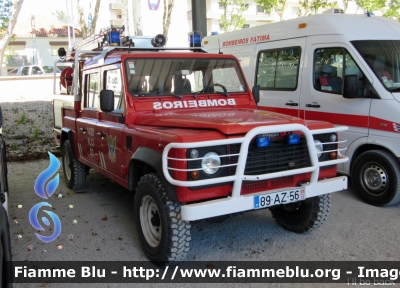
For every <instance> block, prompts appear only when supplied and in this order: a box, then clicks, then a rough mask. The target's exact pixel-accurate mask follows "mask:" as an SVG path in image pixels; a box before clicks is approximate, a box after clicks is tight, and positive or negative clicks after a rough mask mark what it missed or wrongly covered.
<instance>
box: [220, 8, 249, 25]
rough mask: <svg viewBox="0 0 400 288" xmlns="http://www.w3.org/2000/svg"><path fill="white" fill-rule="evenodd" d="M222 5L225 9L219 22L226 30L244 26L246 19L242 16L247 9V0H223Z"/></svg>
mask: <svg viewBox="0 0 400 288" xmlns="http://www.w3.org/2000/svg"><path fill="white" fill-rule="evenodd" d="M219 4H220V6H221V7H222V9H223V10H224V12H223V14H222V15H221V19H220V20H219V23H220V24H221V26H222V29H223V30H224V32H228V31H234V30H237V29H241V28H243V25H244V24H245V19H244V17H243V16H242V15H243V12H244V11H245V10H246V9H247V7H248V5H249V4H248V3H247V1H245V0H221V1H220V2H219Z"/></svg>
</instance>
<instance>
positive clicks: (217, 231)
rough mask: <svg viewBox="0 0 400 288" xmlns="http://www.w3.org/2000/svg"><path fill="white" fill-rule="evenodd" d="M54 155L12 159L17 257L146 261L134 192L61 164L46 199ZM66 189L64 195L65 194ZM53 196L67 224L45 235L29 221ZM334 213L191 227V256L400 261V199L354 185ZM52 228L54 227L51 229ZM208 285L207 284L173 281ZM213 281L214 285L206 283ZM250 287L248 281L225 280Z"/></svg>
mask: <svg viewBox="0 0 400 288" xmlns="http://www.w3.org/2000/svg"><path fill="white" fill-rule="evenodd" d="M48 165H49V160H39V161H32V162H25V163H20V162H18V163H17V162H15V163H8V181H9V191H10V197H9V220H10V230H11V231H10V234H11V242H12V255H13V256H12V257H13V260H14V261H85V260H89V261H147V258H146V256H145V254H144V252H143V251H142V248H141V247H140V243H139V239H138V236H137V232H136V227H135V224H134V221H133V218H134V215H133V202H134V197H133V193H131V192H130V191H128V190H126V189H125V188H123V187H121V186H120V185H118V184H117V183H115V182H113V181H111V180H109V179H108V178H106V177H105V176H102V175H101V174H99V173H97V172H95V171H92V170H91V172H90V174H89V176H88V178H87V189H86V190H85V191H84V192H82V193H75V192H74V191H71V190H69V189H68V188H67V187H66V186H65V183H64V178H63V175H62V170H61V168H60V170H59V174H60V183H59V185H58V188H57V190H56V191H55V193H54V194H53V195H52V196H51V197H50V198H49V199H48V200H43V199H42V198H40V197H39V196H38V195H36V193H35V191H34V184H35V180H36V178H37V176H38V175H39V174H40V173H41V172H42V171H44V170H45V169H46V168H47V167H48ZM60 195H61V196H60ZM43 201H47V202H48V203H50V204H51V205H52V208H51V209H52V212H54V213H55V214H56V215H58V217H59V219H60V222H61V224H62V231H61V234H60V236H59V237H58V238H57V239H56V240H54V241H52V242H50V243H44V242H42V241H40V240H39V239H38V238H37V237H36V235H35V232H37V230H35V229H34V228H33V227H32V225H31V223H30V221H29V211H30V209H31V208H32V207H33V206H34V205H36V204H37V203H39V202H43ZM331 202H332V203H331V211H330V214H329V217H328V219H327V221H326V222H325V223H324V224H323V225H322V226H321V227H319V228H317V229H315V230H313V231H311V232H309V233H306V234H295V233H291V232H288V231H286V230H284V229H283V228H282V227H280V226H279V225H278V224H277V223H276V221H275V220H274V219H273V218H272V216H271V213H270V211H269V210H268V209H264V210H258V211H251V212H246V213H243V214H242V215H239V216H235V217H231V218H229V219H227V220H226V221H225V222H223V223H209V222H207V221H199V222H197V223H194V224H193V225H192V229H191V235H192V240H191V243H190V245H191V247H190V252H189V253H188V255H187V260H194V261H206V262H207V261H209V262H212V261H283V260H285V261H398V260H399V255H400V245H399V240H400V235H399V231H400V221H399V219H400V217H399V216H400V209H399V208H400V204H397V205H394V206H390V207H374V206H370V205H367V204H365V203H363V202H361V200H360V199H359V198H358V196H357V195H356V194H355V193H354V192H353V190H352V188H351V187H349V189H347V190H345V191H341V192H336V193H333V194H332V200H331ZM50 233H51V232H50ZM396 284H397V283H396ZM133 286H135V287H137V286H147V287H154V286H160V285H156V284H148V285H144V284H141V285H137V284H135V285H134V284H118V283H114V284H112V283H110V284H104V285H103V286H101V285H100V284H92V285H90V284H86V285H83V284H51V283H37V284H15V285H14V287H133ZM162 286H169V287H189V286H190V287H204V286H205V284H179V285H178V284H176V285H175V284H169V285H166V284H165V285H162ZM206 286H208V285H206ZM217 286H219V287H228V286H229V287H232V286H234V287H246V286H248V285H246V284H239V283H236V284H218V285H217ZM252 286H254V287H256V286H257V287H294V286H296V287H311V286H312V287H333V286H335V287H345V286H348V284H313V285H311V284H298V285H293V284H285V285H283V284H268V285H265V284H253V285H252Z"/></svg>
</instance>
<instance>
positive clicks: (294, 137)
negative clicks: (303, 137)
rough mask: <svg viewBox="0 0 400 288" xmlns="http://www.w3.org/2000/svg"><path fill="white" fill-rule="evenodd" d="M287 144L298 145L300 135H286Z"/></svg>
mask: <svg viewBox="0 0 400 288" xmlns="http://www.w3.org/2000/svg"><path fill="white" fill-rule="evenodd" d="M286 139H287V143H288V144H289V145H296V144H299V143H300V135H299V134H289V135H287V138H286Z"/></svg>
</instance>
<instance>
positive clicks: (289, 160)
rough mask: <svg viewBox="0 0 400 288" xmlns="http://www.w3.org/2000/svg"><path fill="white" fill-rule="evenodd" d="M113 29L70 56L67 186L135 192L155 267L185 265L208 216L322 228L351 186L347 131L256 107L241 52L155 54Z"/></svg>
mask: <svg viewBox="0 0 400 288" xmlns="http://www.w3.org/2000/svg"><path fill="white" fill-rule="evenodd" d="M116 30H117V29H115V28H114V29H110V30H108V32H107V34H105V35H104V38H103V36H102V35H100V36H97V38H98V39H100V40H101V42H102V43H105V42H108V44H109V46H108V47H105V46H104V45H103V46H102V43H100V44H97V45H98V46H97V47H96V48H95V49H89V50H82V49H83V48H84V47H85V46H81V47H80V48H77V50H75V51H74V52H73V54H72V56H68V57H67V56H65V55H62V56H63V59H64V61H74V73H73V76H74V78H73V87H72V93H73V95H74V104H73V107H68V106H67V107H63V106H66V105H65V104H66V103H65V102H63V101H57V100H55V102H54V107H55V118H56V119H55V125H56V127H55V131H56V141H57V142H58V143H59V144H60V146H61V149H62V163H63V164H62V166H63V170H64V176H65V179H66V182H67V185H68V187H69V188H71V189H74V190H81V189H83V188H84V185H85V176H86V173H87V171H88V169H89V168H93V169H95V170H96V171H98V172H100V173H102V174H104V175H106V176H107V177H109V178H111V179H112V180H114V181H116V182H118V183H119V184H121V185H122V186H124V187H126V188H128V189H129V190H131V191H133V192H134V193H135V201H134V203H132V207H133V209H134V215H135V219H134V220H135V222H136V226H137V228H138V234H139V238H140V241H141V244H142V246H143V249H144V251H145V253H146V255H147V256H148V257H149V258H150V259H151V260H153V261H162V262H167V261H173V260H183V259H184V258H185V256H186V253H187V252H188V251H189V241H190V240H191V236H190V226H191V221H195V220H199V219H207V218H211V219H213V220H223V219H225V218H226V217H228V215H229V214H232V213H237V212H243V211H248V210H255V209H262V208H269V209H270V210H271V212H272V215H273V217H274V218H275V219H276V220H277V222H278V223H279V224H280V225H282V226H283V227H284V228H285V229H287V230H290V231H294V232H297V233H303V232H307V231H308V230H310V229H312V228H315V227H318V226H319V225H320V224H321V223H322V222H323V221H324V220H325V218H326V217H327V215H328V212H329V208H330V194H329V193H331V192H335V191H341V190H344V189H346V188H347V178H346V177H337V176H336V164H338V163H342V162H344V161H347V158H346V157H342V156H341V155H340V153H339V150H340V148H339V147H338V143H340V140H339V139H338V138H337V132H338V131H343V130H345V129H346V127H334V126H333V125H332V124H330V123H327V122H321V121H303V120H302V119H299V118H295V117H291V116H287V115H281V114H277V113H272V112H267V111H261V110H257V99H258V97H259V91H258V90H257V87H254V88H253V92H252V91H251V90H250V89H249V86H248V84H247V82H246V80H245V78H244V76H243V72H242V69H241V67H240V65H239V63H238V60H237V58H235V57H234V56H231V55H225V54H208V53H205V52H203V51H201V50H200V48H191V49H180V50H179V49H167V48H163V47H153V46H157V44H158V43H159V42H162V41H157V40H160V36H159V38H155V39H153V40H152V41H148V44H146V43H145V40H146V39H145V38H144V37H137V38H136V39H132V38H131V39H128V38H119V37H118V38H116V37H115V33H114V32H116ZM113 33H114V35H113ZM113 39H114V40H113ZM115 39H117V40H115ZM90 41H92V42H87V43H93V39H90ZM112 41H114V42H117V43H116V46H113V44H114V45H115V43H112ZM132 41H135V43H133V42H132ZM120 42H126V43H127V45H128V46H121V43H120ZM140 43H141V46H145V47H140V48H139V47H138V46H140ZM143 43H144V44H143ZM150 43H152V44H153V46H151V45H150ZM70 57H71V58H70Z"/></svg>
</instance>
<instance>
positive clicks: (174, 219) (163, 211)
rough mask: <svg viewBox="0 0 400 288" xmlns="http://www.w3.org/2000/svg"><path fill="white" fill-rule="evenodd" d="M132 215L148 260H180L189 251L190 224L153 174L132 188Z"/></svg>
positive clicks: (163, 261)
mask: <svg viewBox="0 0 400 288" xmlns="http://www.w3.org/2000/svg"><path fill="white" fill-rule="evenodd" d="M134 214H135V223H136V229H137V230H138V234H139V240H140V243H141V244H142V247H143V249H144V251H145V253H146V255H147V257H149V258H150V260H152V261H154V262H160V263H167V262H169V261H178V260H183V259H184V258H185V257H186V253H187V252H188V251H189V242H190V239H191V237H190V224H189V223H188V222H186V221H183V220H182V219H181V206H180V204H179V203H175V202H173V201H171V200H169V199H168V197H167V195H166V192H165V188H164V186H163V184H162V182H161V180H160V178H159V177H158V175H157V174H154V173H152V174H147V175H144V176H143V177H142V178H141V179H140V181H139V183H138V186H137V188H136V195H135V204H134Z"/></svg>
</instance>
